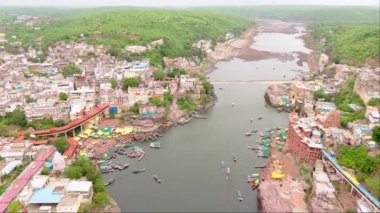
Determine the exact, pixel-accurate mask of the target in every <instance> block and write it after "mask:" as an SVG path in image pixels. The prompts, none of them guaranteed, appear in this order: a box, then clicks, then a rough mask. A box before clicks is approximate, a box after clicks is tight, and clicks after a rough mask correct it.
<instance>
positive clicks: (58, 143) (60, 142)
mask: <svg viewBox="0 0 380 213" xmlns="http://www.w3.org/2000/svg"><path fill="white" fill-rule="evenodd" d="M53 145H54V147H55V148H56V149H57V151H58V152H59V153H61V154H63V152H65V150H66V149H67V148H68V147H69V146H70V143H69V142H68V141H67V139H66V138H64V137H59V138H57V139H56V140H55V141H54V142H53Z"/></svg>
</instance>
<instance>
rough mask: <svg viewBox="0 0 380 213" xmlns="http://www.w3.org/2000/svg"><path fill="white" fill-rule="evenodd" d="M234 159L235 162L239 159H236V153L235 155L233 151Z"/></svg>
mask: <svg viewBox="0 0 380 213" xmlns="http://www.w3.org/2000/svg"><path fill="white" fill-rule="evenodd" d="M232 160H233V161H234V162H236V161H237V159H236V155H235V154H234V153H232Z"/></svg>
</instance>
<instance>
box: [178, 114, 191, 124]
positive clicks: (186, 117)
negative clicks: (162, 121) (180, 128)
mask: <svg viewBox="0 0 380 213" xmlns="http://www.w3.org/2000/svg"><path fill="white" fill-rule="evenodd" d="M190 120H191V118H190V116H189V115H184V116H183V117H182V118H181V119H179V121H178V122H177V124H179V125H185V124H187V123H189V122H190Z"/></svg>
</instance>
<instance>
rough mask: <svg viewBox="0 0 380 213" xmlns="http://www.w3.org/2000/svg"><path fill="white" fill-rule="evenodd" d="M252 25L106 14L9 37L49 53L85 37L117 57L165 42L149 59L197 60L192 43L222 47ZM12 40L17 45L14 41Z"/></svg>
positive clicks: (193, 14)
mask: <svg viewBox="0 0 380 213" xmlns="http://www.w3.org/2000/svg"><path fill="white" fill-rule="evenodd" d="M251 24H252V22H251V21H249V20H248V19H247V18H242V17H236V16H235V17H231V16H227V15H221V14H214V13H210V12H202V11H176V10H158V9H157V10H154V9H105V10H98V11H95V12H86V13H85V14H84V15H75V16H69V17H65V18H62V19H60V20H58V21H53V22H51V23H42V24H38V25H37V26H33V27H39V28H40V30H35V29H33V28H31V27H26V26H25V25H14V26H12V27H10V28H8V30H7V31H6V35H7V38H8V39H9V40H10V41H12V42H13V41H22V43H23V46H24V47H27V46H35V47H39V46H40V45H41V47H42V49H46V47H47V46H50V45H52V44H54V43H55V42H57V41H61V40H64V41H72V40H79V39H81V38H80V35H81V34H83V35H84V36H85V40H86V41H87V42H88V43H90V44H101V45H106V46H110V47H112V48H113V53H114V54H116V55H120V54H122V51H121V50H122V49H123V48H124V47H125V46H127V45H139V44H148V43H149V42H151V41H154V40H157V39H161V38H163V39H164V41H165V45H164V46H163V47H161V48H158V49H154V50H152V51H150V52H151V53H148V56H149V57H153V58H159V57H160V56H161V57H162V56H169V57H175V56H189V55H192V51H195V50H192V49H191V48H190V46H191V44H192V43H193V42H195V41H197V40H200V39H212V40H214V41H222V40H223V38H224V35H225V34H226V33H227V32H233V33H235V34H239V33H241V32H242V31H244V30H245V29H246V28H247V27H248V26H249V25H251ZM12 35H16V36H17V39H13V40H12V39H11V36H12ZM36 41H39V42H36ZM152 55H154V56H152Z"/></svg>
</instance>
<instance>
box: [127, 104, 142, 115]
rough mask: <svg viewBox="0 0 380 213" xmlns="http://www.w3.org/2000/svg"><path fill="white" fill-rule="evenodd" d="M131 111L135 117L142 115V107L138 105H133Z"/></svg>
mask: <svg viewBox="0 0 380 213" xmlns="http://www.w3.org/2000/svg"><path fill="white" fill-rule="evenodd" d="M129 111H131V112H132V113H133V114H134V115H138V114H140V105H139V104H138V103H135V104H133V106H131V108H130V109H129Z"/></svg>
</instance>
